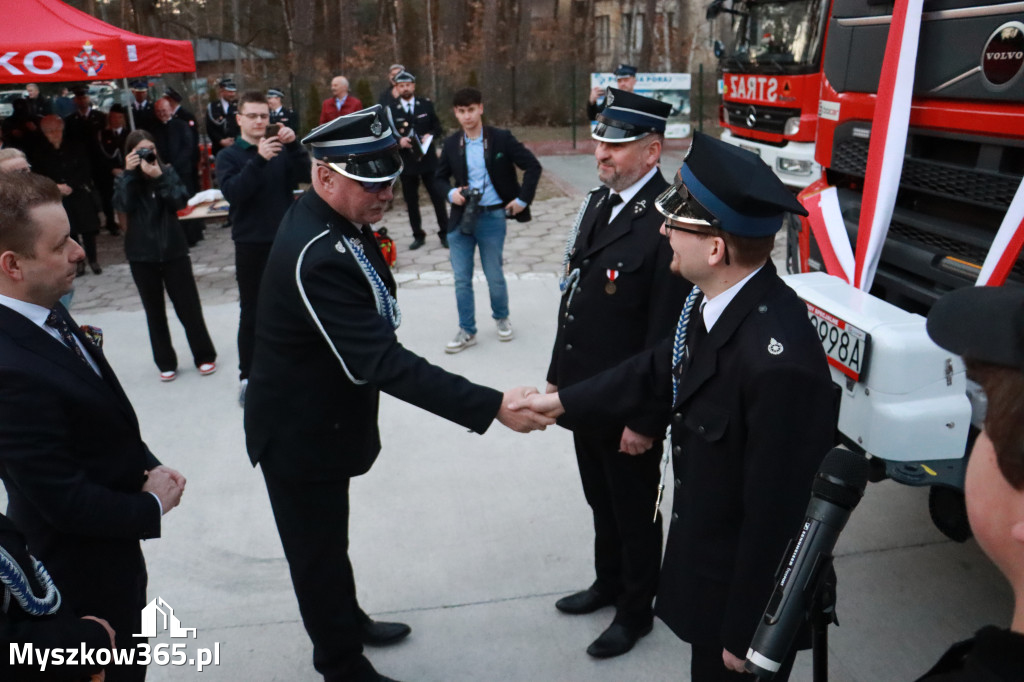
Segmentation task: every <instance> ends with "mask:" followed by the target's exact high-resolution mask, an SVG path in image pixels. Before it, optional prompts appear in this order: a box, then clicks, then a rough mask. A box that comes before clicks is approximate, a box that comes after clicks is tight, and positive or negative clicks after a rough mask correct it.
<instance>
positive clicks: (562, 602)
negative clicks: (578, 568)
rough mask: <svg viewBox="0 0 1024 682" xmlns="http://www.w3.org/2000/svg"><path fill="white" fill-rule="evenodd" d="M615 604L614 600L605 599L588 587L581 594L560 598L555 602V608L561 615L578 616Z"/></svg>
mask: <svg viewBox="0 0 1024 682" xmlns="http://www.w3.org/2000/svg"><path fill="white" fill-rule="evenodd" d="M614 603H615V600H614V599H613V598H611V597H606V596H604V595H603V594H601V593H600V592H598V591H597V590H595V589H594V588H592V587H588V588H587V589H585V590H583V591H582V592H577V593H576V594H570V595H569V596H568V597H562V598H561V599H559V600H558V601H556V602H555V608H556V609H558V610H559V611H561V612H562V613H570V614H572V615H574V616H580V615H583V614H585V613H593V612H594V611H597V610H598V609H603V608H604V607H606V606H611V605H612V604H614Z"/></svg>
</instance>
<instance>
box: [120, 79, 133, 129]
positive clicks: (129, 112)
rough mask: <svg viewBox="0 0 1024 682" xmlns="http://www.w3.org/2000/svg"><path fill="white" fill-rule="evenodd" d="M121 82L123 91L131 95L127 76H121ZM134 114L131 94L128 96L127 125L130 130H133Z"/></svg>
mask: <svg viewBox="0 0 1024 682" xmlns="http://www.w3.org/2000/svg"><path fill="white" fill-rule="evenodd" d="M121 80H123V81H124V89H125V90H128V92H129V93H131V90H129V89H128V76H122V77H121ZM134 112H135V107H133V106H132V96H131V94H129V95H128V125H129V127H131V129H132V130H135V113H134Z"/></svg>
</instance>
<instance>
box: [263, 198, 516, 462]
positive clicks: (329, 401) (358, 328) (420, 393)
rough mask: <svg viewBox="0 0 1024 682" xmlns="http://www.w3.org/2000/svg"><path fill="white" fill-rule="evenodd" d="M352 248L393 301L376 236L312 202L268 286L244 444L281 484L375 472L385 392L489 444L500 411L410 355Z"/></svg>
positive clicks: (489, 392) (278, 249)
mask: <svg viewBox="0 0 1024 682" xmlns="http://www.w3.org/2000/svg"><path fill="white" fill-rule="evenodd" d="M343 238H347V239H348V240H349V241H350V243H353V244H355V243H361V244H362V246H363V249H364V252H365V254H366V257H367V258H368V259H369V262H370V264H371V265H372V267H373V269H374V270H376V272H377V273H378V275H379V276H380V278H381V280H383V282H384V283H385V284H386V286H387V287H388V289H389V290H390V291H391V293H392V294H394V292H395V281H394V279H393V277H392V276H391V272H390V269H389V268H388V266H387V264H386V263H385V262H384V258H383V256H381V254H380V251H379V249H378V247H377V243H376V240H375V239H374V237H373V233H372V232H371V231H370V228H369V227H368V226H363V227H362V228H358V227H356V226H355V225H353V224H351V223H350V222H348V221H347V220H346V219H345V218H343V217H342V216H341V215H339V214H338V213H336V212H335V211H334V210H333V209H331V207H330V206H328V205H327V203H326V202H324V200H323V199H321V198H320V197H319V196H318V195H317V194H316V192H312V191H310V192H306V194H304V195H303V196H302V198H300V199H299V200H298V202H296V204H295V205H294V206H293V207H292V208H291V209H290V210H289V211H288V213H287V214H286V215H285V217H284V220H283V221H282V222H281V227H280V228H279V230H278V233H277V237H276V238H275V240H274V245H273V247H272V248H271V251H270V258H269V260H268V262H267V268H266V270H265V271H264V274H263V283H262V285H261V287H260V295H259V309H258V312H257V318H256V347H255V351H254V356H253V363H252V371H251V373H250V375H249V385H248V388H247V389H246V395H245V434H246V445H247V447H248V450H249V458H250V459H251V461H252V463H253V465H255V464H256V463H257V462H259V463H260V464H261V465H262V466H263V468H264V470H265V471H267V472H273V473H274V474H275V475H278V476H288V477H293V478H299V479H310V478H315V479H341V478H347V477H351V476H356V475H359V474H362V473H365V472H366V471H368V470H369V468H370V467H371V466H372V464H373V462H374V460H375V459H376V458H377V453H378V452H379V451H380V435H379V433H378V430H377V406H378V402H379V398H380V392H381V391H384V392H385V393H388V394H390V395H392V396H394V397H396V398H398V399H400V400H404V401H406V402H408V403H412V404H413V405H417V406H418V407H422V408H423V409H425V410H427V411H429V412H433V413H434V414H436V415H438V416H441V417H444V418H445V419H448V420H450V421H453V422H455V423H456V424H461V425H462V426H465V427H466V428H469V429H472V430H473V431H476V432H478V433H483V432H484V431H485V430H486V429H487V427H488V426H489V425H490V423H491V421H492V420H493V419H494V417H495V415H496V414H497V413H498V408H499V407H500V405H501V398H502V396H501V394H500V393H499V392H498V391H495V390H494V389H491V388H486V387H484V386H478V385H476V384H473V383H470V382H469V381H467V380H466V379H464V378H463V377H460V376H458V375H455V374H449V373H448V372H446V371H444V370H443V369H441V368H439V367H435V366H434V365H431V364H430V363H429V362H427V361H426V360H424V359H423V358H421V357H420V356H418V355H416V354H415V353H413V352H411V351H409V350H406V349H405V348H403V347H402V345H401V344H400V343H399V342H398V338H397V337H396V336H395V330H394V329H393V328H392V326H391V323H390V321H388V320H386V319H384V318H383V317H382V316H381V315H379V314H378V312H377V306H376V303H375V296H374V291H373V289H372V288H371V286H370V284H369V283H368V281H367V277H366V275H365V274H364V272H363V270H362V269H361V268H360V267H359V266H358V264H357V262H356V260H355V255H354V254H353V253H352V249H350V248H349V247H348V246H346V245H345V244H344V242H343ZM350 374H351V375H352V377H353V378H354V379H355V380H357V381H359V382H360V383H354V382H353V380H352V379H351V378H350V377H349V375H350ZM282 396H287V399H285V400H282Z"/></svg>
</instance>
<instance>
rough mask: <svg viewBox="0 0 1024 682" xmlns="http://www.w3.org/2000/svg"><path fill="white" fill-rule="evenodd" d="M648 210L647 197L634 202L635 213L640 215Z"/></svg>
mask: <svg viewBox="0 0 1024 682" xmlns="http://www.w3.org/2000/svg"><path fill="white" fill-rule="evenodd" d="M646 210H647V199H641V200H640V201H638V202H636V203H635V204H633V215H640V214H641V213H643V212H644V211H646Z"/></svg>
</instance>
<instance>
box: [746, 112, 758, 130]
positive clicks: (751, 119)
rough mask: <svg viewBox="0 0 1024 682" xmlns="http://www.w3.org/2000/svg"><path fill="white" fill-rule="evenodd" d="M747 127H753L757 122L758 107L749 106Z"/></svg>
mask: <svg viewBox="0 0 1024 682" xmlns="http://www.w3.org/2000/svg"><path fill="white" fill-rule="evenodd" d="M746 123H747V127H748V128H753V127H754V126H755V125H756V124H757V107H747V119H746Z"/></svg>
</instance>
